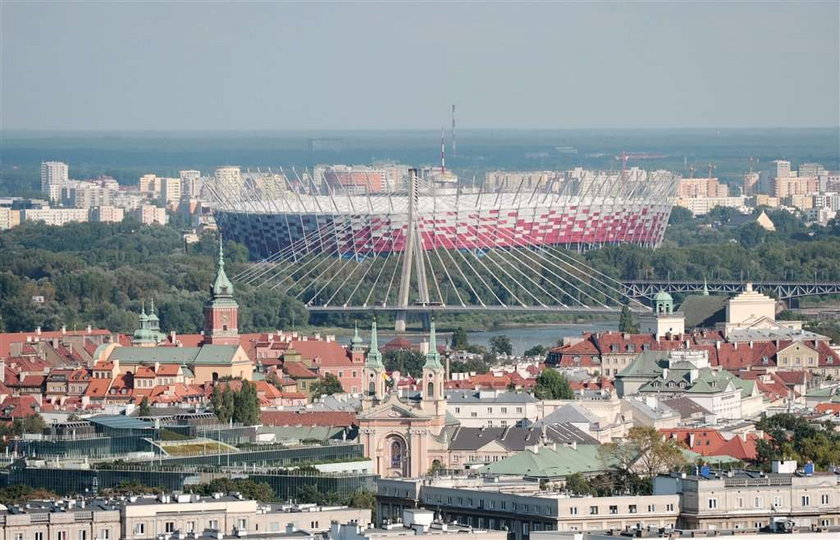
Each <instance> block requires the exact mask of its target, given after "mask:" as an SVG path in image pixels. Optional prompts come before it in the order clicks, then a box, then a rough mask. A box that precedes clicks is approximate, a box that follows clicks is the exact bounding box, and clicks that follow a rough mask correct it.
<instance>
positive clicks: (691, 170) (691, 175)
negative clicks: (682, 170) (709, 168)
mask: <svg viewBox="0 0 840 540" xmlns="http://www.w3.org/2000/svg"><path fill="white" fill-rule="evenodd" d="M695 170H697V169H695V168H694V165H690V166H689V167H688V177H689V178H694V171H695Z"/></svg>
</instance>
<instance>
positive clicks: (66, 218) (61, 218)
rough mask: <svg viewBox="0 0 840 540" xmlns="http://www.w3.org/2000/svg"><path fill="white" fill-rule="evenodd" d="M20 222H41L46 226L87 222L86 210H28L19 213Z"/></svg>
mask: <svg viewBox="0 0 840 540" xmlns="http://www.w3.org/2000/svg"><path fill="white" fill-rule="evenodd" d="M20 214H21V216H20V219H21V221H43V222H44V223H45V224H46V225H64V224H66V223H71V222H74V221H78V222H83V221H87V220H88V210H87V209H86V208H28V209H24V210H21V211H20Z"/></svg>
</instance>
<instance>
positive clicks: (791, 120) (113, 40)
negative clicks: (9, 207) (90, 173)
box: [0, 0, 840, 131]
mask: <svg viewBox="0 0 840 540" xmlns="http://www.w3.org/2000/svg"><path fill="white" fill-rule="evenodd" d="M0 16H2V37H0V39H1V40H2V43H0V44H1V45H2V51H0V54H2V81H0V90H1V91H2V94H1V95H0V106H2V110H0V120H1V121H2V128H3V129H4V130H179V131H185V130H219V131H223V130H245V131H257V130H310V129H313V130H321V129H340V130H348V129H436V128H439V127H440V126H442V125H443V124H448V123H449V109H450V106H451V104H457V114H458V118H457V122H458V128H459V129H477V128H494V129H498V128H517V129H532V128H539V129H566V128H569V129H587V128H688V127H700V128H703V127H712V128H729V127H837V126H840V2H838V1H836V0H828V1H825V2H810V3H809V2H792V3H786V2H742V3H735V2H698V3H691V2H681V1H679V0H675V1H670V2H650V3H641V2H629V1H628V2H611V3H577V2H557V3H517V4H513V3H455V2H447V3H432V2H426V3H406V2H392V3H372V2H368V3H349V2H342V3H315V2H309V3H288V2H236V3H233V2H196V1H190V2H186V1H182V2H161V1H153V0H148V1H145V2H94V1H88V2H73V1H62V2H38V1H26V2H19V1H15V0H2V2H0Z"/></svg>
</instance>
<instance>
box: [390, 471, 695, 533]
mask: <svg viewBox="0 0 840 540" xmlns="http://www.w3.org/2000/svg"><path fill="white" fill-rule="evenodd" d="M679 500H680V497H679V495H676V494H666V495H647V496H623V497H570V496H568V495H566V494H564V493H561V492H559V491H550V490H548V489H545V490H541V489H540V487H539V484H538V483H537V482H528V481H523V480H522V479H515V480H508V481H504V480H499V481H493V480H492V479H484V478H432V479H429V478H426V479H422V480H421V479H406V480H399V479H386V478H383V479H380V480H378V481H377V493H376V515H377V518H378V519H388V518H396V517H399V516H400V515H401V514H402V511H403V510H404V509H406V508H416V507H419V508H427V509H429V510H434V511H436V512H438V514H439V515H440V516H441V518H442V519H443V520H444V521H456V522H458V523H460V524H464V525H470V526H472V527H477V528H485V527H486V528H488V529H492V530H507V531H508V534H509V536H508V538H509V539H511V540H523V539H527V538H528V537H529V536H530V534H531V532H532V531H588V530H606V529H624V528H626V527H635V526H636V525H637V524H641V525H642V527H648V526H650V527H655V528H657V529H659V528H665V527H674V526H675V525H676V523H677V518H678V515H679Z"/></svg>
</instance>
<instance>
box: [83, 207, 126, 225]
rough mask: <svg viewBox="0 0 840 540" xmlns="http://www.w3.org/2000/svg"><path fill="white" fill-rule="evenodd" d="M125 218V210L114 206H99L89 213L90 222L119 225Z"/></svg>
mask: <svg viewBox="0 0 840 540" xmlns="http://www.w3.org/2000/svg"><path fill="white" fill-rule="evenodd" d="M123 218H125V209H123V208H117V207H115V206H100V207H99V208H93V209H91V211H90V220H91V221H98V222H100V223H119V222H120V221H122V220H123Z"/></svg>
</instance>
